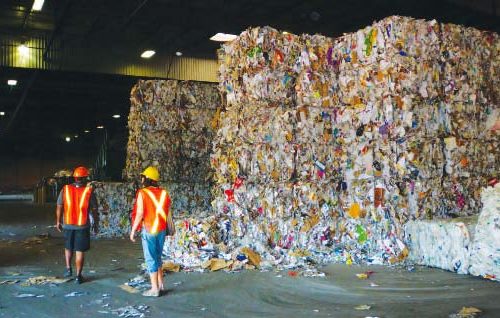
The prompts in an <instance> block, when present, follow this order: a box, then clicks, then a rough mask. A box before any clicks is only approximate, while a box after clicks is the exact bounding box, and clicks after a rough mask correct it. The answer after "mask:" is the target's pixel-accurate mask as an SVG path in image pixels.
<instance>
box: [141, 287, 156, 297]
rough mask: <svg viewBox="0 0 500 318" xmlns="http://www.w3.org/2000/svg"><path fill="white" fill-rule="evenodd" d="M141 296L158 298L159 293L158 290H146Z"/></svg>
mask: <svg viewBox="0 0 500 318" xmlns="http://www.w3.org/2000/svg"><path fill="white" fill-rule="evenodd" d="M142 296H145V297H158V296H160V291H159V290H156V291H155V290H151V289H150V290H146V291H145V292H143V293H142Z"/></svg>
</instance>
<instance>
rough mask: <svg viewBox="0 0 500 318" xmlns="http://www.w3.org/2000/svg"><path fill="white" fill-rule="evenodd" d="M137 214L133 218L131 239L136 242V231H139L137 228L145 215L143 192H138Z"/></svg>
mask: <svg viewBox="0 0 500 318" xmlns="http://www.w3.org/2000/svg"><path fill="white" fill-rule="evenodd" d="M135 204H136V207H135V208H136V214H135V220H132V222H133V224H132V230H131V231H130V240H131V241H132V242H135V232H136V231H137V228H138V227H139V225H140V224H141V222H142V218H143V217H144V209H143V202H142V193H141V192H139V193H138V194H137V199H136V202H135Z"/></svg>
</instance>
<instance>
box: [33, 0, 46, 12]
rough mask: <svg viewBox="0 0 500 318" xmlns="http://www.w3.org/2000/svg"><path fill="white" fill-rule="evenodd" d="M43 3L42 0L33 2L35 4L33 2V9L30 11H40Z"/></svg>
mask: <svg viewBox="0 0 500 318" xmlns="http://www.w3.org/2000/svg"><path fill="white" fill-rule="evenodd" d="M43 1H44V0H35V2H33V8H31V10H33V11H42V7H43Z"/></svg>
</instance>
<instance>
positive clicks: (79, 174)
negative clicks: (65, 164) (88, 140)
mask: <svg viewBox="0 0 500 318" xmlns="http://www.w3.org/2000/svg"><path fill="white" fill-rule="evenodd" d="M88 176H89V169H87V168H85V167H83V166H80V167H77V168H76V169H75V171H73V177H75V178H84V177H88Z"/></svg>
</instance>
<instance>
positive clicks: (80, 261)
mask: <svg viewBox="0 0 500 318" xmlns="http://www.w3.org/2000/svg"><path fill="white" fill-rule="evenodd" d="M83 262H84V254H83V252H78V251H77V252H76V260H75V263H76V275H77V276H80V275H81V274H82V269H83Z"/></svg>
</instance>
